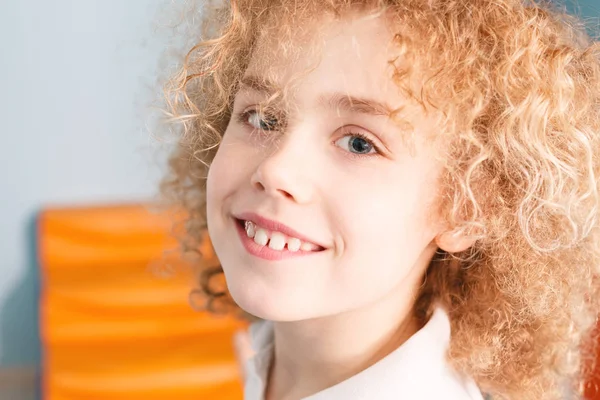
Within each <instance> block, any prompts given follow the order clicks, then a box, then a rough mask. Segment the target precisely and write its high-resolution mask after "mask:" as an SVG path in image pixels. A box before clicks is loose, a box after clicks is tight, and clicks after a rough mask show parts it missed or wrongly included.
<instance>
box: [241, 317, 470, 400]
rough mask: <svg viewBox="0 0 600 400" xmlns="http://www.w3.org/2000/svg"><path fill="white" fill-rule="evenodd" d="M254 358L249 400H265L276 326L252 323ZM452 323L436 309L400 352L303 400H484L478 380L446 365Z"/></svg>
mask: <svg viewBox="0 0 600 400" xmlns="http://www.w3.org/2000/svg"><path fill="white" fill-rule="evenodd" d="M250 338H251V343H252V347H253V349H255V350H256V355H255V356H254V357H253V358H252V359H251V360H249V362H248V364H247V371H246V373H247V375H246V376H247V380H246V384H245V396H244V398H245V400H263V399H264V387H265V381H266V379H267V373H268V370H269V365H270V362H271V359H272V356H273V338H274V334H273V323H272V322H271V321H261V322H258V323H255V324H253V325H251V327H250ZM449 342H450V320H449V318H448V315H447V313H446V311H445V310H444V309H443V308H441V307H438V308H436V309H435V311H434V313H433V315H432V316H431V318H430V320H429V321H428V322H427V323H426V324H425V326H424V327H423V328H421V329H420V330H419V331H418V332H417V333H415V334H414V335H413V336H411V337H410V338H409V339H408V340H407V341H406V342H404V343H403V344H402V345H401V346H400V347H398V348H397V349H396V350H394V351H393V352H391V353H390V354H388V355H387V356H386V357H384V358H383V359H381V360H379V361H378V362H377V363H375V364H373V365H372V366H370V367H369V368H367V369H365V370H364V371H362V372H360V373H358V374H356V375H354V376H352V377H351V378H349V379H347V380H345V381H343V382H341V383H339V384H337V385H334V386H332V387H330V388H327V389H325V390H323V391H321V392H319V393H316V394H314V395H312V396H309V397H307V398H305V400H333V399H344V400H346V399H353V400H354V399H373V398H378V399H380V400H383V399H387V398H410V399H411V400H416V399H424V400H425V399H432V398H444V399H453V400H454V399H456V400H459V399H460V400H463V399H464V400H475V399H476V400H480V399H482V397H481V393H480V392H479V390H478V389H477V387H476V386H475V384H474V382H473V381H471V380H470V379H468V378H465V377H462V376H460V375H459V374H457V373H456V372H454V371H453V370H452V369H451V368H450V367H449V365H448V364H447V362H446V352H447V348H448V345H449ZM399 396H400V397H399Z"/></svg>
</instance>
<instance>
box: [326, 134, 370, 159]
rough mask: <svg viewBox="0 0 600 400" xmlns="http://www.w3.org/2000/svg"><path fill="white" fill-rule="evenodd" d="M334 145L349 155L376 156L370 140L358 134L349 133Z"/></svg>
mask: <svg viewBox="0 0 600 400" xmlns="http://www.w3.org/2000/svg"><path fill="white" fill-rule="evenodd" d="M335 144H336V145H337V146H339V147H341V148H343V149H345V150H348V151H349V152H350V153H353V154H357V155H370V154H378V153H379V152H378V151H377V148H376V147H375V145H374V144H373V142H372V141H371V140H369V139H368V138H367V137H366V136H365V135H363V134H360V133H350V134H348V135H346V136H344V137H342V138H340V139H338V140H336V141H335Z"/></svg>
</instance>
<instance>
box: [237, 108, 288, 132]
mask: <svg viewBox="0 0 600 400" xmlns="http://www.w3.org/2000/svg"><path fill="white" fill-rule="evenodd" d="M240 117H241V118H240V119H241V122H242V123H246V124H248V125H250V126H251V127H253V128H255V129H260V130H263V131H272V130H275V129H277V127H278V126H279V121H278V120H277V118H275V117H273V116H268V115H266V118H262V117H265V116H263V115H261V114H259V113H258V112H257V111H256V110H250V111H246V112H245V113H242V115H241V116H240Z"/></svg>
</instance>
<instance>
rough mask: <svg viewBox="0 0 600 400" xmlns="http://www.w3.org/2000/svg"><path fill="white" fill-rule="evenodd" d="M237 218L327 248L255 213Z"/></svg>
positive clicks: (244, 214) (236, 216) (237, 216)
mask: <svg viewBox="0 0 600 400" xmlns="http://www.w3.org/2000/svg"><path fill="white" fill-rule="evenodd" d="M234 217H235V218H237V219H241V220H243V221H251V222H254V223H255V224H256V225H258V226H260V227H261V228H266V229H268V230H270V231H277V232H281V233H283V234H284V235H287V236H290V237H295V238H297V239H300V240H302V241H303V242H309V243H312V244H316V245H317V246H321V247H322V248H325V246H324V245H322V244H320V243H318V242H316V241H315V240H313V239H311V238H309V237H307V236H304V235H303V234H301V233H300V232H298V231H296V230H294V229H292V228H290V227H289V226H287V225H285V224H283V223H281V222H278V221H275V220H272V219H268V218H265V217H261V216H260V215H258V214H256V213H253V212H246V213H242V214H238V215H234Z"/></svg>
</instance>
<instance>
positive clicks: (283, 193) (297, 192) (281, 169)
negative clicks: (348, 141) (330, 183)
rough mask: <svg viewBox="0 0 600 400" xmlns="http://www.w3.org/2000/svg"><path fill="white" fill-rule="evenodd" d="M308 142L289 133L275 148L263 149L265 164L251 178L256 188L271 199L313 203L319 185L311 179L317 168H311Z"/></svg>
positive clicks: (278, 140)
mask: <svg viewBox="0 0 600 400" xmlns="http://www.w3.org/2000/svg"><path fill="white" fill-rule="evenodd" d="M306 140H307V139H305V140H302V138H301V135H294V134H293V133H292V132H287V133H286V134H285V135H281V136H280V137H279V138H278V139H277V140H276V141H274V143H273V144H272V145H271V146H266V147H265V148H263V149H262V150H261V151H262V152H263V153H262V158H261V161H260V162H259V164H258V165H257V167H256V169H255V171H254V173H253V174H252V177H251V183H252V186H253V187H254V188H256V189H257V190H259V191H263V192H265V193H266V194H268V195H269V196H273V197H279V198H286V199H289V200H292V201H294V202H296V203H304V204H305V203H310V202H311V201H312V200H313V197H314V191H315V183H316V182H315V181H314V179H311V177H310V175H311V174H310V170H311V169H314V168H315V163H314V162H313V163H312V165H311V154H310V153H307V152H306V145H305V142H306ZM302 142H304V145H303V143H302ZM313 161H314V160H313Z"/></svg>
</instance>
